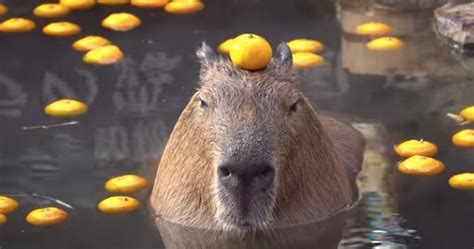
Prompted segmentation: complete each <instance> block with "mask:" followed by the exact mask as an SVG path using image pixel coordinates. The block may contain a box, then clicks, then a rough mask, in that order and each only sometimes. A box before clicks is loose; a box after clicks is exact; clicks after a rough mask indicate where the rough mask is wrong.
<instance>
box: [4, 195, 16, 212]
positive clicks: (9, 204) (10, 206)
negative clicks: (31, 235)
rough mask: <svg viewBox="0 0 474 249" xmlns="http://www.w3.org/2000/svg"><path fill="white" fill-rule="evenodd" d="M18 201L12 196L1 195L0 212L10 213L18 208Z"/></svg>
mask: <svg viewBox="0 0 474 249" xmlns="http://www.w3.org/2000/svg"><path fill="white" fill-rule="evenodd" d="M18 206H19V205H18V202H17V201H15V200H14V199H12V198H10V197H6V196H3V195H0V214H9V213H11V212H14V211H15V210H17V209H18Z"/></svg>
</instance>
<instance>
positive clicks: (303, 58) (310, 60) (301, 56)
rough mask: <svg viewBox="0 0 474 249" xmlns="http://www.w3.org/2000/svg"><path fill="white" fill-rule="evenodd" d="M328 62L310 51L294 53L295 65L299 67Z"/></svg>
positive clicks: (314, 65)
mask: <svg viewBox="0 0 474 249" xmlns="http://www.w3.org/2000/svg"><path fill="white" fill-rule="evenodd" d="M324 64H326V62H325V60H324V58H323V57H322V56H319V55H317V54H313V53H309V52H297V53H294V54H293V67H294V68H298V69H303V68H312V67H318V66H322V65H324Z"/></svg>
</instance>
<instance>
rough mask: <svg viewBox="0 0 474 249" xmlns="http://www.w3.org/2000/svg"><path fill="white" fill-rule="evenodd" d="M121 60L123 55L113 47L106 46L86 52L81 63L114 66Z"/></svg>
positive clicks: (118, 49)
mask: <svg viewBox="0 0 474 249" xmlns="http://www.w3.org/2000/svg"><path fill="white" fill-rule="evenodd" d="M122 59H123V53H122V51H121V50H120V48H118V47H117V46H115V45H107V46H103V47H100V48H95V49H92V50H91V51H89V52H87V53H86V54H85V55H84V57H83V61H84V62H85V63H88V64H95V65H108V64H114V63H117V62H119V61H121V60H122Z"/></svg>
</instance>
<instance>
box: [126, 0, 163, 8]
mask: <svg viewBox="0 0 474 249" xmlns="http://www.w3.org/2000/svg"><path fill="white" fill-rule="evenodd" d="M168 2H169V0H132V1H131V4H132V5H134V6H137V7H140V8H161V7H163V6H165V5H166V4H168Z"/></svg>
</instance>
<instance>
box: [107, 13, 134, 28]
mask: <svg viewBox="0 0 474 249" xmlns="http://www.w3.org/2000/svg"><path fill="white" fill-rule="evenodd" d="M141 23H142V21H141V20H140V19H139V18H138V17H136V16H134V15H132V14H129V13H114V14H111V15H109V16H108V17H106V18H105V19H104V20H103V21H102V27H104V28H107V29H111V30H115V31H128V30H131V29H134V28H136V27H138V26H140V24H141Z"/></svg>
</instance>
